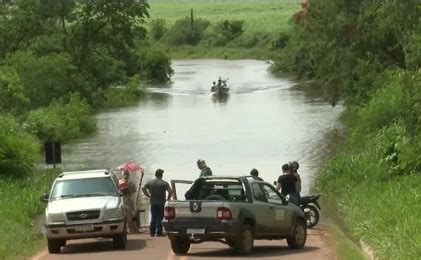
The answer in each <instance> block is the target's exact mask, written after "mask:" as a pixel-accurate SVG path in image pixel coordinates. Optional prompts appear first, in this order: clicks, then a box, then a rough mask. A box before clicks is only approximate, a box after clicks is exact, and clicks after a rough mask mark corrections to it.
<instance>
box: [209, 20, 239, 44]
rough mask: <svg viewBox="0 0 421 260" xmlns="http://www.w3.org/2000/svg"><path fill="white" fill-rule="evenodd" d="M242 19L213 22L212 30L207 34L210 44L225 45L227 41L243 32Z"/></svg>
mask: <svg viewBox="0 0 421 260" xmlns="http://www.w3.org/2000/svg"><path fill="white" fill-rule="evenodd" d="M243 25H244V21H240V20H234V21H229V20H225V21H220V22H218V23H216V24H215V26H214V27H213V30H212V32H211V33H210V34H209V35H208V36H207V39H208V42H209V43H210V45H212V46H218V47H220V46H225V45H226V44H227V43H228V42H230V41H232V40H234V39H236V38H238V37H239V36H240V35H241V34H242V33H243V32H244V28H243Z"/></svg>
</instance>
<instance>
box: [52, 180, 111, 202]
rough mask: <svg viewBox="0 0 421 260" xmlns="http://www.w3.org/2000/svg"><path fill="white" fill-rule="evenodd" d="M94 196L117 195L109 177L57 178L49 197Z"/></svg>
mask: <svg viewBox="0 0 421 260" xmlns="http://www.w3.org/2000/svg"><path fill="white" fill-rule="evenodd" d="M94 196H117V190H116V187H115V185H114V184H113V181H112V180H111V178H106V177H104V178H91V179H76V180H59V181H57V182H56V184H55V185H54V188H53V192H52V194H51V199H63V198H75V197H94Z"/></svg>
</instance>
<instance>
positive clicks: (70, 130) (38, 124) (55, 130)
mask: <svg viewBox="0 0 421 260" xmlns="http://www.w3.org/2000/svg"><path fill="white" fill-rule="evenodd" d="M26 124H27V127H28V130H29V131H30V132H31V133H33V134H34V135H36V136H38V138H39V139H41V140H59V141H62V142H65V141H68V140H71V139H76V138H80V137H81V136H82V135H83V134H87V133H90V132H92V131H94V130H95V128H96V127H95V119H94V118H93V117H92V115H91V109H90V107H89V105H88V103H87V102H86V101H85V100H83V99H82V98H80V97H79V96H77V95H72V96H70V98H69V99H68V101H67V100H66V99H61V100H60V101H54V102H53V103H51V104H50V105H49V106H48V107H44V108H39V109H36V110H33V111H31V112H30V113H29V115H28V119H27V122H26Z"/></svg>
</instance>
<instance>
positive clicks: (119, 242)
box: [113, 233, 127, 249]
mask: <svg viewBox="0 0 421 260" xmlns="http://www.w3.org/2000/svg"><path fill="white" fill-rule="evenodd" d="M126 244H127V234H126V233H123V234H120V235H117V236H115V237H113V247H114V249H125V248H126Z"/></svg>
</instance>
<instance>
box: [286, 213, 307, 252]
mask: <svg viewBox="0 0 421 260" xmlns="http://www.w3.org/2000/svg"><path fill="white" fill-rule="evenodd" d="M306 240H307V228H306V225H305V223H304V221H303V220H298V221H297V223H296V224H295V226H294V233H293V234H292V235H291V236H289V237H287V243H288V247H289V248H290V249H301V248H303V247H304V245H305V243H306Z"/></svg>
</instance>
